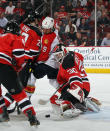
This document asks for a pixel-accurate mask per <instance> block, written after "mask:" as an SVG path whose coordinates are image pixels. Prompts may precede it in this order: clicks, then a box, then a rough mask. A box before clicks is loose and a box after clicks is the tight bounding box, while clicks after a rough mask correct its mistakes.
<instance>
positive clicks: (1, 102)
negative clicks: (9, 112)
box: [0, 96, 5, 114]
mask: <svg viewBox="0 0 110 131" xmlns="http://www.w3.org/2000/svg"><path fill="white" fill-rule="evenodd" d="M4 106H5V101H4V98H3V96H1V97H0V114H1V113H3V110H2V108H3V107H4Z"/></svg>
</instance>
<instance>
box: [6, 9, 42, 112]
mask: <svg viewBox="0 0 110 131" xmlns="http://www.w3.org/2000/svg"><path fill="white" fill-rule="evenodd" d="M40 17H41V16H40V14H39V13H38V12H37V11H36V10H34V11H32V12H30V13H29V14H28V15H27V17H26V19H25V20H22V19H21V21H20V22H21V24H20V29H21V36H22V37H23V43H24V51H25V55H24V57H25V62H24V64H23V68H21V69H20V70H19V71H18V75H19V78H20V80H21V82H22V84H23V87H24V90H25V92H26V94H27V95H28V96H29V97H30V94H31V93H33V92H34V91H35V84H33V83H32V81H35V80H36V79H35V77H34V76H33V74H32V73H31V72H32V70H31V66H32V63H34V62H35V61H36V58H37V56H38V54H39V51H40V39H41V35H42V33H41V32H40V30H39V28H38V21H39V19H40ZM30 81H31V82H30ZM27 83H29V84H28V85H27ZM31 83H32V84H31ZM13 101H14V100H13V99H12V98H11V96H10V94H9V93H6V94H5V102H6V105H7V106H9V105H10V104H11V103H13ZM15 106H16V105H15ZM14 109H15V108H14ZM14 109H12V110H9V112H13V111H14Z"/></svg>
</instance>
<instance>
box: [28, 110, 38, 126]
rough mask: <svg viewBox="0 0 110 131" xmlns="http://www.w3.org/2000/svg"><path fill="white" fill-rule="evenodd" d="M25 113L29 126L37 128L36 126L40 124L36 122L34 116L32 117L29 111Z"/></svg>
mask: <svg viewBox="0 0 110 131" xmlns="http://www.w3.org/2000/svg"><path fill="white" fill-rule="evenodd" d="M26 113H27V117H28V121H29V122H30V125H31V126H34V125H35V126H38V125H40V122H39V121H38V120H37V118H36V116H34V115H33V114H32V111H31V110H29V111H27V112H26Z"/></svg>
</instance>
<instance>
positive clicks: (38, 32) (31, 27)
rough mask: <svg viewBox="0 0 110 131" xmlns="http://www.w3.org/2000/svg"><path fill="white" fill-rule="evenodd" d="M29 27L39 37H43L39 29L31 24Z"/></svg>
mask: <svg viewBox="0 0 110 131" xmlns="http://www.w3.org/2000/svg"><path fill="white" fill-rule="evenodd" d="M27 26H29V28H30V29H32V30H34V31H35V32H36V33H37V34H38V36H40V37H41V36H42V33H41V32H40V30H39V29H38V28H37V27H35V26H31V25H30V24H28V25H27Z"/></svg>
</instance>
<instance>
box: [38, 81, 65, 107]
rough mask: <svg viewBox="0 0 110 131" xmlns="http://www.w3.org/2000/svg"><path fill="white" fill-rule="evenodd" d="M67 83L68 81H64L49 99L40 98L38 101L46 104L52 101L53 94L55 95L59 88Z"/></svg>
mask: <svg viewBox="0 0 110 131" xmlns="http://www.w3.org/2000/svg"><path fill="white" fill-rule="evenodd" d="M65 84H67V83H64V84H63V85H61V86H60V87H59V88H58V89H57V90H56V91H55V92H54V93H53V94H52V95H51V97H50V98H49V99H47V100H44V99H39V100H38V103H39V104H40V105H46V104H47V103H48V102H49V101H50V99H51V98H52V96H54V95H55V94H56V93H57V92H58V90H59V89H60V88H62V87H63V86H64V85H65Z"/></svg>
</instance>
